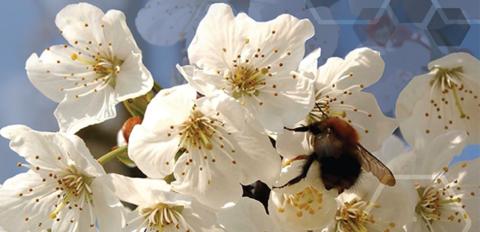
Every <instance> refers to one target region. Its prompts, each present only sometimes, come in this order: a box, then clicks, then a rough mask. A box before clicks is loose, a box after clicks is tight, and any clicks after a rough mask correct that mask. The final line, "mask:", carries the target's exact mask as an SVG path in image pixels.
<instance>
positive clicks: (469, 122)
mask: <svg viewBox="0 0 480 232" xmlns="http://www.w3.org/2000/svg"><path fill="white" fill-rule="evenodd" d="M428 68H429V70H430V72H429V73H427V74H424V75H420V76H417V77H415V78H414V79H413V80H412V81H411V82H410V83H409V84H408V85H407V86H406V87H405V89H404V90H403V91H402V92H401V93H400V96H399V97H398V101H397V106H396V114H397V118H398V120H399V122H400V129H401V130H402V134H403V136H404V137H405V139H406V140H407V141H408V142H409V143H410V144H414V142H416V141H418V140H419V139H420V138H422V139H425V140H426V141H425V142H429V141H431V140H432V139H433V138H435V137H437V136H438V135H440V134H442V133H445V132H448V131H451V130H462V131H466V133H467V135H468V139H467V143H469V144H478V143H480V124H479V123H478V120H479V119H480V99H479V97H480V92H479V90H480V75H479V73H480V61H479V60H478V59H477V58H475V57H473V56H471V55H469V54H467V53H452V54H449V55H447V56H444V57H442V58H440V59H438V60H434V61H432V62H430V64H428Z"/></svg>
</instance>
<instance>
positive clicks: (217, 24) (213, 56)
mask: <svg viewBox="0 0 480 232" xmlns="http://www.w3.org/2000/svg"><path fill="white" fill-rule="evenodd" d="M234 20H235V18H234V16H233V12H232V9H231V8H230V6H228V5H226V4H212V5H211V6H210V8H209V9H208V12H207V14H206V15H205V17H204V18H203V19H202V21H200V24H199V25H198V27H197V32H196V34H195V37H194V38H193V40H192V43H191V44H190V46H189V47H188V59H189V61H190V63H192V64H195V65H197V66H199V67H204V66H207V67H210V68H217V69H219V70H223V69H224V68H226V67H228V66H227V63H226V62H225V59H224V58H229V59H228V60H229V62H230V60H231V58H233V57H234V54H235V55H236V54H238V53H239V52H238V51H239V49H240V47H239V46H240V45H243V44H244V39H245V38H242V37H241V32H242V30H243V29H242V28H237V27H236V24H235V22H234ZM226 45H230V46H229V47H227V46H226ZM222 48H228V49H229V50H227V52H226V54H224V52H223V50H222Z"/></svg>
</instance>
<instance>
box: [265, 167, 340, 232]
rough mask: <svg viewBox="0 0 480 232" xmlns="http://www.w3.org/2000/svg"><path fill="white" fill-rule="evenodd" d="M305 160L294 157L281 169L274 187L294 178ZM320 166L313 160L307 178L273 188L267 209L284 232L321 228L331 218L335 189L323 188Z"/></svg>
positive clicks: (334, 206) (332, 216)
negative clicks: (327, 189)
mask: <svg viewBox="0 0 480 232" xmlns="http://www.w3.org/2000/svg"><path fill="white" fill-rule="evenodd" d="M304 162H305V160H297V161H293V162H291V163H290V164H288V165H287V166H286V167H284V168H283V169H282V173H281V174H280V178H279V180H278V182H277V183H276V186H282V185H284V184H285V183H286V182H288V181H289V180H291V179H293V178H295V177H297V176H298V175H299V174H300V172H301V171H302V167H303V165H304ZM319 171H320V165H319V163H317V162H314V163H313V164H312V166H311V167H310V169H309V170H308V173H307V177H306V178H304V179H303V180H301V181H300V182H298V183H296V184H294V185H289V186H285V187H282V188H278V187H277V188H273V189H272V192H271V193H270V199H269V202H268V208H269V213H270V215H271V216H272V217H273V218H274V219H275V222H276V223H278V224H279V226H280V227H282V228H284V230H285V231H305V230H316V229H322V228H323V227H325V226H326V225H327V224H328V223H330V222H331V221H332V219H333V218H334V215H335V212H336V205H337V204H336V202H335V197H336V196H337V193H336V192H335V191H326V190H325V187H324V185H323V183H322V181H321V179H320V178H319V176H320V173H319Z"/></svg>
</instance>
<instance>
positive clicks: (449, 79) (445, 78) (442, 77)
mask: <svg viewBox="0 0 480 232" xmlns="http://www.w3.org/2000/svg"><path fill="white" fill-rule="evenodd" d="M431 71H432V72H434V73H435V77H434V78H433V79H432V80H431V81H430V85H431V86H432V88H435V86H438V87H439V88H440V91H441V92H442V93H448V91H449V90H451V91H452V94H453V98H454V99H455V106H456V108H457V110H458V112H459V113H460V118H465V117H466V114H465V111H464V110H463V107H462V104H461V101H460V97H459V96H458V92H457V88H458V86H462V76H463V67H461V66H460V67H455V68H442V67H438V66H435V67H433V68H432V69H431Z"/></svg>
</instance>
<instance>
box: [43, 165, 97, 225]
mask: <svg viewBox="0 0 480 232" xmlns="http://www.w3.org/2000/svg"><path fill="white" fill-rule="evenodd" d="M65 172H66V173H65V174H64V175H63V176H62V177H60V178H59V180H58V187H57V189H58V190H61V193H60V194H59V195H58V196H59V198H60V199H59V202H58V203H57V206H56V207H55V209H54V210H53V211H52V212H51V213H50V214H49V217H50V218H51V219H55V218H57V215H58V213H59V212H60V211H61V210H62V209H64V208H65V206H67V205H68V204H69V203H70V202H71V201H72V200H80V201H81V202H84V200H87V201H88V202H89V203H91V202H92V195H93V192H92V189H91V188H90V184H91V183H92V180H93V179H92V177H88V176H86V175H84V174H82V173H80V172H79V171H77V169H76V168H75V167H74V166H69V167H68V169H67V170H65ZM60 196H63V197H60ZM82 205H83V204H82Z"/></svg>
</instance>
